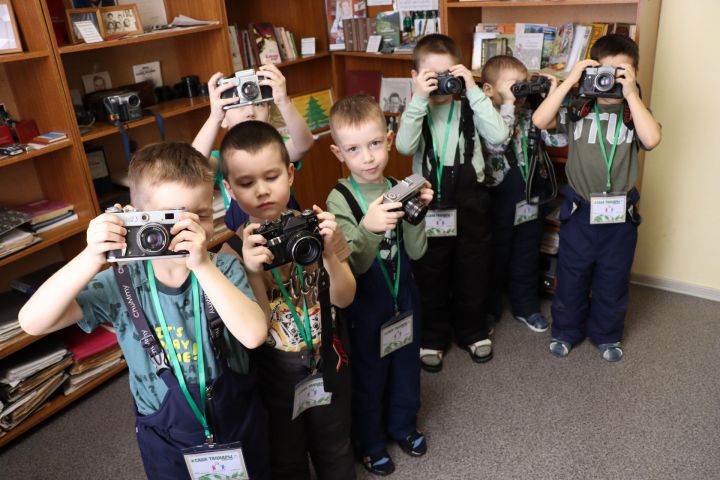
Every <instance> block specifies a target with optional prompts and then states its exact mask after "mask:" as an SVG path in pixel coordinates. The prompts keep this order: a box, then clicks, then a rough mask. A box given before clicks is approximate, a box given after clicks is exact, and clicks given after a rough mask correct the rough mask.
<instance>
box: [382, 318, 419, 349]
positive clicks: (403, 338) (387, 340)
mask: <svg viewBox="0 0 720 480" xmlns="http://www.w3.org/2000/svg"><path fill="white" fill-rule="evenodd" d="M412 342H413V314H412V312H405V313H399V314H397V315H396V316H395V317H393V318H392V319H391V320H390V321H388V322H385V323H384V324H383V326H382V327H380V358H383V357H384V356H386V355H390V354H391V353H393V352H394V351H395V350H399V349H401V348H402V347H404V346H405V345H409V344H411V343H412Z"/></svg>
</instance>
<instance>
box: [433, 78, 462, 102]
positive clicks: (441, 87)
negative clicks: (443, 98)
mask: <svg viewBox="0 0 720 480" xmlns="http://www.w3.org/2000/svg"><path fill="white" fill-rule="evenodd" d="M437 82H438V84H437V90H434V91H433V92H430V96H435V95H461V94H463V93H465V80H463V79H462V77H456V76H454V75H453V74H451V73H450V72H443V73H438V75H437Z"/></svg>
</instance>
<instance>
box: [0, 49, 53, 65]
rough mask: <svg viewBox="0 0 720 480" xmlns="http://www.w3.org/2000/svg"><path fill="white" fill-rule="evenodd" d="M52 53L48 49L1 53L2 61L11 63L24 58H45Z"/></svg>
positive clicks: (0, 59) (0, 58)
mask: <svg viewBox="0 0 720 480" xmlns="http://www.w3.org/2000/svg"><path fill="white" fill-rule="evenodd" d="M49 55H50V52H49V51H47V50H39V51H36V52H20V53H11V54H8V55H0V63H10V62H22V61H23V60H34V59H37V58H45V57H48V56H49Z"/></svg>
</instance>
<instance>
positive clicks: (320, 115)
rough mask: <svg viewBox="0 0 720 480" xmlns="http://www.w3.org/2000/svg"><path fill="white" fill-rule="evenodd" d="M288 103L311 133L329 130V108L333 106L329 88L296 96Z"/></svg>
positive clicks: (331, 92)
mask: <svg viewBox="0 0 720 480" xmlns="http://www.w3.org/2000/svg"><path fill="white" fill-rule="evenodd" d="M290 101H292V103H293V105H295V108H297V110H298V112H300V115H301V116H302V117H303V118H304V119H305V121H306V122H307V125H308V127H310V131H311V132H313V133H317V132H319V131H323V130H327V129H328V128H330V108H332V105H333V91H332V89H331V88H327V89H325V90H318V91H316V92H311V93H308V94H305V95H298V96H295V97H292V98H291V99H290Z"/></svg>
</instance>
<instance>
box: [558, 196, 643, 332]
mask: <svg viewBox="0 0 720 480" xmlns="http://www.w3.org/2000/svg"><path fill="white" fill-rule="evenodd" d="M638 200H639V194H638V193H637V191H636V190H633V191H632V192H630V193H629V194H628V207H630V206H634V205H635V204H636V203H637V201H638ZM573 205H575V207H576V208H575V211H574V212H573V211H572V210H573ZM560 221H561V222H562V226H561V227H560V250H559V253H558V270H557V287H556V289H555V297H554V299H553V304H552V317H553V322H552V336H553V337H554V338H557V339H559V340H563V341H565V342H568V343H570V344H576V343H578V342H579V341H581V340H582V339H583V338H584V337H585V335H586V334H587V336H588V337H589V338H590V340H591V341H592V342H593V343H594V344H596V345H600V344H603V343H613V342H619V341H620V339H621V338H622V334H623V330H624V328H625V314H626V313H627V308H628V284H629V281H630V268H631V266H632V262H633V257H634V255H635V246H636V244H637V225H638V224H639V223H640V218H639V215H637V213H636V211H635V209H634V207H633V208H632V209H631V211H630V212H629V213H628V215H627V221H626V222H625V223H618V224H609V225H591V224H590V204H589V203H588V202H587V201H585V200H584V199H583V198H582V197H580V196H579V195H577V193H575V191H574V190H573V189H572V188H570V187H569V186H568V187H567V188H566V193H565V203H564V204H563V206H562V209H561V211H560ZM586 321H587V324H586Z"/></svg>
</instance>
